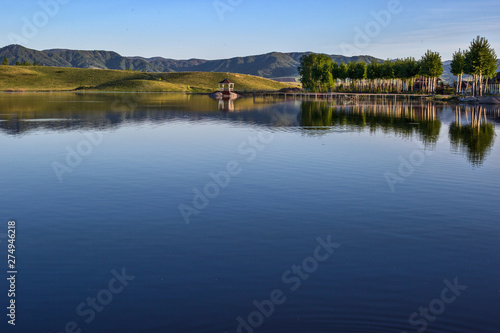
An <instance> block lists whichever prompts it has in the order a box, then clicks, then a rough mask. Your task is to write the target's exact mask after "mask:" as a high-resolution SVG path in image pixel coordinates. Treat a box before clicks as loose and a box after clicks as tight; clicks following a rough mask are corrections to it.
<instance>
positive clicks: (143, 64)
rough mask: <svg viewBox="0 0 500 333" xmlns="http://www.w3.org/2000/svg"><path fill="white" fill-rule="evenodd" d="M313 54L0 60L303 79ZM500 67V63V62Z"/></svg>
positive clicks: (28, 52) (55, 54)
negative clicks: (303, 65) (301, 70)
mask: <svg viewBox="0 0 500 333" xmlns="http://www.w3.org/2000/svg"><path fill="white" fill-rule="evenodd" d="M311 53H312V52H288V53H283V52H269V53H266V54H257V55H250V56H243V57H232V58H228V59H216V60H207V59H200V58H191V59H181V60H177V59H171V58H164V57H151V58H146V57H141V56H129V57H127V56H122V55H120V54H119V53H117V52H114V51H106V50H71V49H61V48H54V49H47V50H42V51H38V50H34V49H29V48H26V47H24V46H21V45H15V44H12V45H8V46H5V47H3V48H0V60H1V59H3V58H5V57H6V58H7V59H8V60H9V63H10V64H14V63H16V62H17V61H19V62H20V63H23V62H25V61H27V62H29V63H34V62H36V63H38V64H40V65H43V66H52V67H68V68H91V69H115V70H126V69H131V70H138V71H146V72H151V73H172V72H181V73H182V72H228V73H236V74H248V75H255V76H261V77H264V78H281V77H299V74H298V66H299V62H300V58H301V57H302V56H303V55H307V54H311ZM329 57H330V58H332V60H333V61H335V62H336V63H338V64H340V63H341V62H344V63H348V62H351V61H361V60H362V61H365V62H366V63H371V62H374V61H377V62H384V60H382V59H379V58H376V57H372V56H369V55H360V56H353V57H347V56H343V55H336V54H334V55H329ZM450 62H451V60H446V61H443V68H444V73H443V75H442V76H441V78H442V79H443V80H444V81H445V82H449V83H451V82H453V81H454V80H455V77H454V76H453V75H452V74H451V73H450ZM499 65H500V63H499Z"/></svg>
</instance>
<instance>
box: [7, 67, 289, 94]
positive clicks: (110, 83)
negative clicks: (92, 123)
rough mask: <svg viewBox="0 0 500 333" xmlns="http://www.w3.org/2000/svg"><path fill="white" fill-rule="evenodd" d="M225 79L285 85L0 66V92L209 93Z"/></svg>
mask: <svg viewBox="0 0 500 333" xmlns="http://www.w3.org/2000/svg"><path fill="white" fill-rule="evenodd" d="M225 78H228V79H229V80H231V81H233V82H234V83H235V84H236V90H238V91H244V90H279V89H281V88H285V87H288V86H289V85H287V84H283V83H279V82H275V81H271V80H268V79H263V78H260V77H256V76H251V75H244V74H226V73H207V72H188V73H139V72H130V71H117V70H100V69H79V68H62V67H23V66H0V91H9V90H11V91H69V90H75V89H86V90H99V91H144V92H146V91H152V92H160V91H164V92H167V91H168V92H178V91H185V92H211V91H214V90H216V88H217V82H220V81H222V80H223V79H225Z"/></svg>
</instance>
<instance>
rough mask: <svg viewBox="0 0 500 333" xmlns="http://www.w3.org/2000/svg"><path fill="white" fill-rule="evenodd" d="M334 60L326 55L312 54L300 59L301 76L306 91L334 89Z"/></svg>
mask: <svg viewBox="0 0 500 333" xmlns="http://www.w3.org/2000/svg"><path fill="white" fill-rule="evenodd" d="M333 68H334V67H333V60H332V58H330V57H329V56H328V55H326V54H315V53H311V54H309V55H305V56H303V57H302V58H301V59H300V65H299V68H298V70H299V74H300V76H301V82H302V86H303V88H304V89H307V90H310V91H315V92H316V91H329V90H330V89H332V88H333V74H332V70H333Z"/></svg>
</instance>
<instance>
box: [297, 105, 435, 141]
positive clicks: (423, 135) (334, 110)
mask: <svg viewBox="0 0 500 333" xmlns="http://www.w3.org/2000/svg"><path fill="white" fill-rule="evenodd" d="M299 118H300V119H299V121H300V124H301V125H302V126H303V127H305V128H308V127H313V128H315V129H317V127H319V126H321V127H324V126H326V127H324V128H325V129H328V128H330V127H332V126H333V127H343V128H348V129H350V130H353V131H363V130H370V131H371V132H373V133H375V132H377V131H381V132H383V133H394V134H396V135H398V136H401V137H403V138H410V137H412V136H413V135H415V134H417V135H418V136H419V138H420V140H421V141H422V142H423V143H424V144H425V145H426V146H428V145H431V146H432V145H434V144H435V143H436V142H437V140H438V137H439V131H440V130H441V121H440V120H439V119H438V117H437V110H436V107H435V105H434V104H427V103H426V104H416V105H413V104H411V103H410V104H408V103H395V104H392V103H391V102H388V103H382V104H377V103H373V104H370V105H363V104H360V105H347V106H344V105H343V106H336V105H330V104H329V103H327V102H320V103H318V102H302V106H301V113H300V115H299Z"/></svg>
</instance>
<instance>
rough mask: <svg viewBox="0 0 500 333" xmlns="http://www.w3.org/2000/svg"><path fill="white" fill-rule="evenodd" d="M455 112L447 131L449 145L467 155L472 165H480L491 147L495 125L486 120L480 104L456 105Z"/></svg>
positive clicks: (483, 109)
mask: <svg viewBox="0 0 500 333" xmlns="http://www.w3.org/2000/svg"><path fill="white" fill-rule="evenodd" d="M455 112H456V121H455V122H454V123H453V124H451V125H450V131H449V137H450V141H451V147H452V149H453V150H454V151H455V152H457V153H460V154H463V155H465V156H467V159H468V160H469V161H470V162H471V163H472V164H473V165H475V166H480V165H481V164H483V162H484V160H485V158H486V156H488V154H489V153H490V151H491V149H492V147H493V144H494V141H495V127H494V125H493V124H492V123H489V122H488V120H487V118H486V109H485V108H483V107H482V106H474V107H464V108H462V107H457V110H456V111H455ZM469 114H470V115H469ZM464 122H465V123H464Z"/></svg>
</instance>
